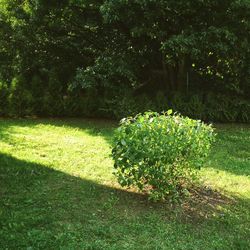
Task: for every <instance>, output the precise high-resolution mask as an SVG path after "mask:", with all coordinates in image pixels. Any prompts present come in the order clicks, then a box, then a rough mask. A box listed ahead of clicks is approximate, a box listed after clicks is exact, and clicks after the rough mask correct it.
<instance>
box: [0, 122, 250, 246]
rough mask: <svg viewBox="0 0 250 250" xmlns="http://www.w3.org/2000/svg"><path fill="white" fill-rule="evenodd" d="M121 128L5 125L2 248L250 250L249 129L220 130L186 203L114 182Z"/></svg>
mask: <svg viewBox="0 0 250 250" xmlns="http://www.w3.org/2000/svg"><path fill="white" fill-rule="evenodd" d="M114 127H115V124H113V123H110V122H106V121H93V120H0V199H1V200H0V248H1V249H249V246H250V242H249V234H250V231H249V229H250V226H249V219H250V218H249V214H250V212H249V209H250V193H249V192H250V180H249V168H250V150H249V147H250V146H249V145H250V128H249V127H247V126H245V127H244V126H243V127H241V126H221V127H219V128H218V130H217V133H218V136H217V143H216V145H214V147H213V151H212V153H211V156H210V158H209V161H208V164H207V166H205V168H204V169H203V170H202V171H201V178H202V179H203V180H204V183H205V185H206V186H207V187H206V188H204V189H201V190H198V191H197V192H194V194H193V197H194V199H190V200H187V201H185V202H184V203H183V204H181V205H171V204H167V203H157V204H155V203H151V202H149V201H148V200H147V197H145V196H144V195H142V194H138V193H135V192H132V191H129V190H126V189H120V188H119V186H118V185H117V184H116V181H115V179H114V177H113V176H112V164H113V162H112V160H111V158H110V142H111V137H112V134H113V130H114Z"/></svg>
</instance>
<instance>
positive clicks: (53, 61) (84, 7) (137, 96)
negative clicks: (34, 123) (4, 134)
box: [0, 0, 250, 122]
mask: <svg viewBox="0 0 250 250" xmlns="http://www.w3.org/2000/svg"><path fill="white" fill-rule="evenodd" d="M249 38H250V1H249V0H225V1H210V0H206V1H201V0H185V1H182V0H181V1H174V0H134V1H126V0H63V1H55V0H50V1H48V0H13V1H8V0H0V115H2V116H29V115H38V116H95V117H107V118H121V117H123V116H127V115H133V114H135V113H138V112H143V111H145V110H149V109H150V110H154V111H162V110H167V109H169V108H173V109H174V110H176V111H178V112H181V113H182V114H184V115H189V116H190V117H193V118H199V119H203V120H205V121H220V122H235V121H237V122H249V121H250V101H249V99H250V44H249Z"/></svg>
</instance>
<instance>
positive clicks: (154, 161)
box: [112, 110, 214, 200]
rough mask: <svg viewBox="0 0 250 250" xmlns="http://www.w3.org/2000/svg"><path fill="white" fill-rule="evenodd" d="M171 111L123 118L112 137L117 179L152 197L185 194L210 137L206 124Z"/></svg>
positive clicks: (123, 184) (175, 196) (202, 160)
mask: <svg viewBox="0 0 250 250" xmlns="http://www.w3.org/2000/svg"><path fill="white" fill-rule="evenodd" d="M171 113H172V111H171V110H169V111H168V112H167V113H163V114H158V113H155V112H146V113H144V114H139V115H137V116H135V117H134V118H126V119H123V120H122V121H121V126H120V127H119V128H118V129H117V131H116V134H115V138H114V146H113V150H112V156H113V159H114V162H115V164H114V166H115V175H116V176H117V178H118V182H119V183H120V184H121V185H122V186H136V187H137V188H139V190H141V191H146V192H148V193H149V196H150V198H152V199H153V200H162V199H165V198H166V197H167V196H168V197H172V198H173V199H176V198H178V197H181V195H183V194H185V193H187V192H188V188H189V187H190V185H191V184H192V183H193V181H194V180H195V179H196V176H197V175H196V174H197V170H198V169H199V168H200V167H201V166H202V164H203V163H204V160H205V158H206V156H207V154H208V152H209V149H210V146H211V142H212V141H213V139H214V135H213V128H212V127H211V126H210V125H206V124H204V123H202V122H201V121H198V120H192V119H190V118H188V117H182V116H180V115H178V114H175V115H171Z"/></svg>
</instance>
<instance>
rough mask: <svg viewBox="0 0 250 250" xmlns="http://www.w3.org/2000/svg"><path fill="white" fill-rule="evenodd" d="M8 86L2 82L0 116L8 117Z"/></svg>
mask: <svg viewBox="0 0 250 250" xmlns="http://www.w3.org/2000/svg"><path fill="white" fill-rule="evenodd" d="M8 94H9V90H8V86H7V84H6V83H4V82H0V116H6V115H8Z"/></svg>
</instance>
